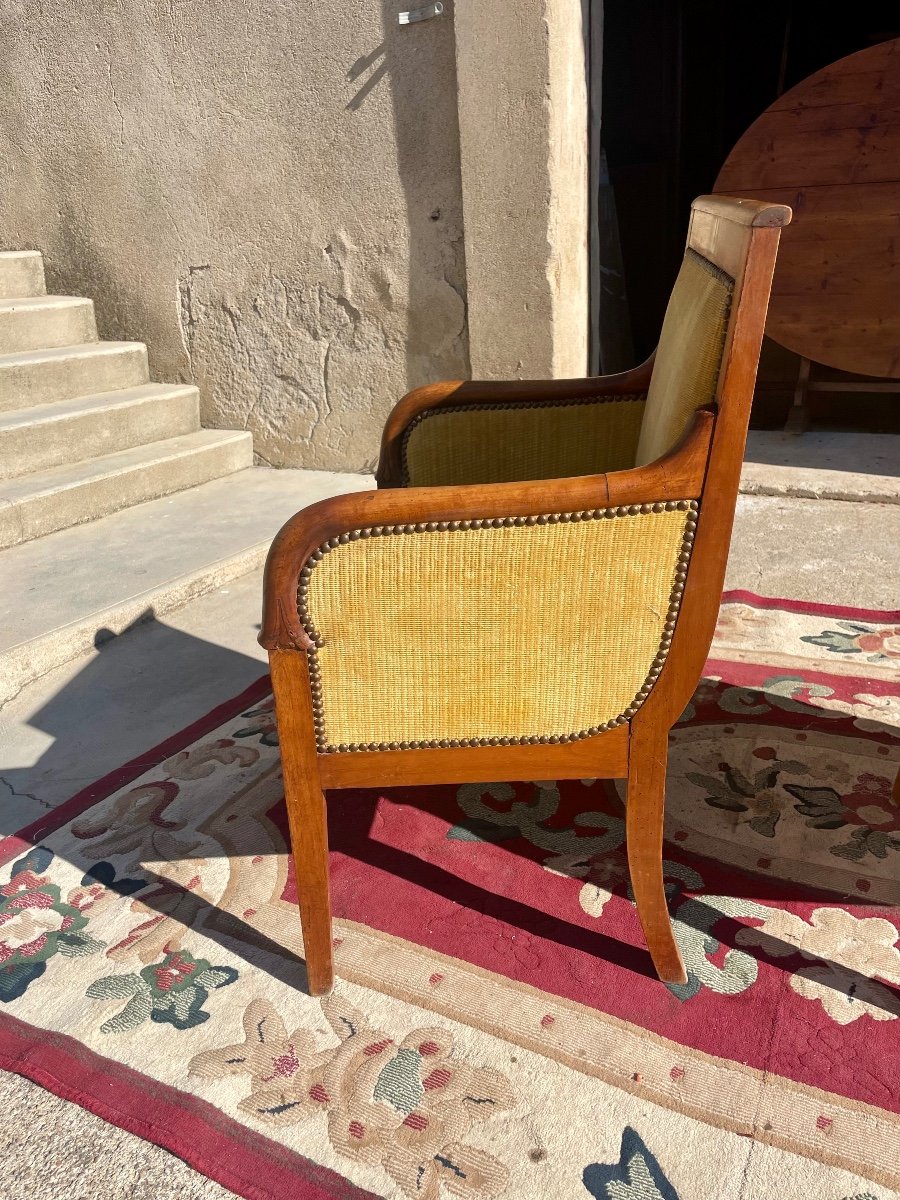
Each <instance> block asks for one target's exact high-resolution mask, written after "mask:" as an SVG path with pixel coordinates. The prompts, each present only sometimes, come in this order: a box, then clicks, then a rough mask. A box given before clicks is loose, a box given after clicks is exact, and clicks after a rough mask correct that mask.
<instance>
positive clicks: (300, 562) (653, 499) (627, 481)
mask: <svg viewBox="0 0 900 1200" xmlns="http://www.w3.org/2000/svg"><path fill="white" fill-rule="evenodd" d="M714 425H715V414H714V412H713V411H712V410H711V409H708V408H707V409H698V410H697V412H696V414H695V416H694V419H693V422H692V424H691V426H690V427H689V429H688V431H687V433H686V434H685V436H684V437H683V439H682V440H681V442H680V443H679V444H678V445H677V446H676V447H675V448H674V449H673V450H672V451H671V452H670V453H669V454H667V455H665V456H664V457H662V458H660V459H658V460H657V461H656V462H654V463H649V464H648V465H647V466H644V467H638V468H632V469H631V470H627V471H614V472H609V473H605V474H597V475H581V476H576V477H574V478H567V479H557V480H554V482H553V484H552V486H550V485H548V484H547V483H545V482H543V481H541V480H537V481H529V482H524V483H498V484H488V485H482V486H478V487H453V486H450V487H425V488H398V489H386V490H382V491H366V492H354V493H352V494H349V495H343V496H334V497H332V498H330V499H328V500H320V501H319V502H318V503H316V504H312V505H310V506H309V507H308V508H305V509H303V510H302V511H301V512H299V513H297V514H296V515H295V516H293V517H291V518H290V520H289V521H288V522H287V523H286V524H285V525H284V526H282V528H281V530H280V531H279V532H278V534H277V535H276V537H275V540H274V541H273V543H272V547H271V549H270V551H269V555H268V558H267V560H266V570H265V582H264V601H263V620H262V627H261V632H260V635H259V643H260V645H262V646H264V647H266V649H268V650H311V649H313V647H314V643H313V641H312V639H311V637H310V636H309V634H308V633H307V631H306V630H305V629H304V628H303V624H302V622H301V620H300V617H299V614H298V610H297V595H298V587H299V586H300V585H301V583H302V579H301V576H302V573H303V572H304V571H305V570H308V569H309V567H310V564H311V563H313V562H315V561H318V560H319V559H321V557H322V556H323V553H324V552H323V550H322V549H321V548H322V547H324V546H326V545H328V546H334V547H336V546H338V545H340V544H346V543H347V542H350V541H354V540H357V538H358V537H360V536H362V534H361V533H360V531H374V532H375V536H379V534H380V533H381V532H383V530H384V527H385V526H392V527H393V526H406V527H407V531H408V532H412V531H413V528H414V527H415V526H419V525H421V526H422V527H423V530H425V529H428V528H430V526H432V525H433V526H434V527H435V528H437V525H438V524H440V523H444V522H447V523H451V524H454V523H456V524H458V523H459V522H463V521H469V522H471V521H474V520H481V521H484V520H486V519H491V520H494V521H496V522H498V523H501V524H502V522H503V520H504V519H505V518H518V517H521V518H522V524H526V523H528V524H532V523H536V522H538V521H539V520H540V518H541V517H542V516H544V515H547V514H553V513H561V512H584V511H591V510H594V509H599V508H607V507H616V506H617V507H634V506H640V505H653V504H656V503H664V502H666V501H669V500H696V499H698V498H699V497H700V495H701V492H702V490H703V481H704V477H705V472H706V464H707V459H708V455H709V447H710V443H711V439H712V433H713V428H714ZM532 517H533V518H534V519H535V520H534V522H532V521H531V518H532ZM366 536H368V534H367V535H366ZM317 555H318V559H317V558H316V556H317Z"/></svg>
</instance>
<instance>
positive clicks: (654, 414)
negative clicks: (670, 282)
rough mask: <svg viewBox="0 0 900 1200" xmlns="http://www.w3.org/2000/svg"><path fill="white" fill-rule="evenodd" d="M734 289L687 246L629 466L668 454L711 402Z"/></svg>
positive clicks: (718, 270) (730, 281)
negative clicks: (633, 457)
mask: <svg viewBox="0 0 900 1200" xmlns="http://www.w3.org/2000/svg"><path fill="white" fill-rule="evenodd" d="M734 287H735V281H734V279H732V278H731V276H729V275H727V274H726V272H725V271H723V270H722V269H721V268H720V267H718V266H716V265H715V264H714V263H711V262H710V261H709V260H708V259H706V258H704V257H703V255H701V254H699V253H698V252H697V251H696V250H695V249H693V248H692V247H691V246H688V248H687V250H686V251H685V255H684V261H683V262H682V265H681V270H680V271H679V273H678V278H677V279H676V281H675V286H674V288H673V289H672V295H671V297H670V298H669V304H668V307H667V309H666V316H665V320H664V322H663V327H662V334H661V336H660V340H659V347H658V349H657V351H656V358H655V361H654V364H653V375H652V378H651V381H650V387H649V389H648V392H647V402H646V404H645V406H644V419H643V423H642V425H641V435H640V438H639V440H638V447H637V457H636V461H635V466H638V467H640V466H644V465H645V464H647V463H651V462H654V461H655V460H656V459H658V458H660V457H662V455H664V454H666V453H668V451H669V450H671V449H672V448H673V447H674V446H675V445H676V444H677V443H678V441H679V440H680V439H681V437H682V435H683V434H684V433H685V431H686V429H687V427H688V425H689V424H690V422H691V417H692V416H693V414H694V412H695V411H696V410H697V409H698V408H702V407H703V406H704V405H707V404H712V403H713V401H714V400H715V398H716V386H717V383H718V379H719V372H720V368H721V366H722V358H723V355H724V351H725V340H726V333H727V330H728V319H729V315H730V310H731V302H732V297H733V295H734Z"/></svg>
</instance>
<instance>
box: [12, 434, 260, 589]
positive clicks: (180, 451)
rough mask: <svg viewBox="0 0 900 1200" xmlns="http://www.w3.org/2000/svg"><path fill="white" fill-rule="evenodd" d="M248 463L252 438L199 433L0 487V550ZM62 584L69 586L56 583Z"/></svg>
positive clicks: (236, 468) (37, 474)
mask: <svg viewBox="0 0 900 1200" xmlns="http://www.w3.org/2000/svg"><path fill="white" fill-rule="evenodd" d="M252 462H253V439H252V437H251V435H250V434H249V433H245V432H243V431H232V430H224V429H201V430H199V431H198V432H196V433H188V434H184V435H182V436H181V437H175V438H168V439H167V440H166V441H162V442H153V443H151V444H150V445H149V446H137V447H134V448H132V449H130V450H120V451H119V452H118V453H117V454H107V455H104V456H103V457H102V458H92V459H89V460H88V461H87V462H82V463H70V464H67V465H65V466H60V467H51V468H50V470H48V471H40V472H36V473H34V474H30V475H24V476H22V477H20V478H19V479H10V480H7V481H6V482H5V483H0V549H3V548H5V547H7V546H16V545H18V544H19V543H21V542H28V541H30V540H31V539H32V538H39V537H44V536H45V535H46V534H49V533H54V532H55V531H56V530H59V529H68V528H69V527H70V526H72V525H80V524H81V523H82V522H83V521H94V520H96V519H97V518H98V517H105V516H106V515H107V514H109V513H112V512H115V511H116V510H117V509H120V508H125V507H128V506H129V505H132V504H141V503H143V501H145V500H153V499H155V498H156V497H157V496H166V495H169V494H170V493H171V492H179V491H181V490H182V489H183V488H191V487H195V486H196V485H197V484H199V483H207V482H208V481H209V480H211V479H218V478H219V477H220V476H221V475H229V474H231V473H232V472H234V471H239V470H241V469H242V468H243V467H249V466H250V465H251V463H252ZM60 586H63V587H65V586H67V583H66V581H65V580H64V578H63V577H60Z"/></svg>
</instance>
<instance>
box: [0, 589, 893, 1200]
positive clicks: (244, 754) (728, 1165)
mask: <svg viewBox="0 0 900 1200" xmlns="http://www.w3.org/2000/svg"><path fill="white" fill-rule="evenodd" d="M898 665H900V613H893V614H877V613H871V612H862V611H857V610H852V611H851V610H846V609H835V608H821V607H819V608H817V607H814V606H810V605H804V604H792V603H790V602H787V601H780V600H765V599H761V598H759V597H756V596H752V595H750V594H747V593H730V594H728V595H727V596H726V597H725V602H724V603H723V607H722V613H721V618H720V622H719V629H718V633H717V638H716V642H715V645H714V651H713V657H712V658H711V660H710V662H709V664H708V667H707V673H706V677H705V679H704V681H703V683H702V685H701V687H700V689H699V690H698V692H697V695H696V696H695V697H694V700H693V703H692V705H691V706H690V708H689V709H688V711H687V712H686V713H685V715H684V717H683V719H682V721H681V722H680V724H679V725H678V726H677V727H676V729H675V730H674V731H673V735H672V738H671V743H670V752H669V764H670V765H669V786H668V825H667V841H666V848H665V863H666V877H667V880H668V883H669V890H670V900H671V910H672V913H673V916H674V920H675V925H676V931H677V936H678V939H679V942H680V944H681V946H682V949H683V952H684V956H685V961H686V963H687V967H688V972H689V981H688V983H687V984H686V985H685V986H683V987H682V986H679V987H674V986H672V987H667V986H665V985H663V984H662V983H660V982H659V981H658V980H657V979H656V978H655V976H654V974H653V970H652V967H651V963H650V959H649V956H648V954H647V952H646V949H645V947H644V943H643V939H642V936H641V932H640V927H639V924H638V920H637V915H636V912H635V909H634V906H633V903H632V901H631V898H630V895H629V889H628V879H627V871H626V864H625V858H624V853H623V851H624V825H623V800H624V788H623V785H622V784H621V783H620V782H610V781H603V780H592V779H583V780H575V781H571V782H565V783H555V782H553V781H552V780H537V781H526V782H523V783H519V784H515V785H510V784H484V785H466V786H463V787H457V786H452V787H439V788H430V789H424V788H416V789H399V790H393V791H391V792H378V791H356V792H340V793H332V794H331V796H330V798H329V812H330V824H331V830H330V834H331V844H332V868H333V891H334V909H335V914H336V920H335V945H336V960H337V971H338V982H337V986H336V989H335V992H334V994H333V995H332V996H330V997H329V998H327V999H325V1000H323V1001H319V1000H314V999H311V998H310V997H309V996H307V995H306V994H305V991H304V985H305V976H304V967H303V960H302V953H303V951H302V944H301V939H300V928H299V922H298V918H297V912H296V908H295V905H294V895H295V889H294V881H293V877H292V873H291V868H290V866H289V863H288V858H287V854H286V849H285V835H284V828H285V817H284V810H283V798H282V785H281V779H280V774H279V758H278V748H277V742H276V737H275V732H274V724H273V716H272V703H271V697H270V695H269V694H268V687H267V683H266V681H265V680H262V681H260V683H259V684H258V685H256V687H255V688H253V689H251V690H250V691H249V692H248V693H245V694H244V695H243V696H241V697H238V698H236V700H234V701H232V702H231V703H230V704H228V705H223V706H222V707H221V708H220V709H219V710H217V711H216V712H215V713H213V714H211V715H210V716H209V717H208V718H207V719H206V720H205V721H203V722H199V723H198V724H197V725H196V726H194V727H192V728H191V729H189V730H186V731H184V733H183V734H182V735H180V736H179V738H177V739H173V740H172V741H170V742H169V743H167V744H166V745H164V746H162V747H159V748H157V750H156V751H155V752H151V753H148V754H147V755H146V756H144V757H143V758H142V759H141V760H139V761H137V762H135V763H132V764H130V765H129V766H128V767H125V768H123V769H122V770H121V771H119V772H117V773H116V774H115V775H114V776H111V777H108V778H107V779H106V780H102V781H100V782H99V783H98V784H96V785H94V786H93V787H92V788H90V789H87V791H86V792H83V793H81V794H80V795H79V796H77V797H75V798H74V799H73V800H72V801H70V802H69V803H68V804H67V805H64V806H63V807H62V808H61V809H59V810H56V812H54V813H53V814H51V815H50V816H49V817H48V818H46V819H44V820H42V821H41V822H39V823H38V824H36V825H34V826H32V827H30V828H29V829H27V830H24V831H22V833H21V834H19V835H17V836H16V837H14V838H8V839H6V841H5V842H4V843H0V855H2V862H3V863H4V865H3V866H2V867H0V1064H2V1065H3V1066H5V1067H6V1068H7V1069H9V1070H12V1071H16V1072H19V1073H21V1074H22V1075H25V1076H27V1077H29V1078H31V1079H33V1080H36V1081H37V1082H38V1083H40V1084H42V1085H43V1086H45V1087H47V1088H49V1089H51V1090H52V1091H54V1092H56V1093H58V1094H59V1095H61V1096H64V1097H66V1098H68V1099H70V1100H73V1101H75V1102H77V1103H79V1104H81V1105H83V1106H84V1107H86V1108H88V1109H90V1110H92V1111H93V1112H95V1113H98V1114H100V1115H101V1116H103V1117H105V1118H106V1119H107V1120H110V1121H113V1122H115V1123H116V1124H118V1125H120V1126H122V1127H124V1128H127V1129H130V1130H132V1131H134V1132H136V1133H138V1134H140V1135H141V1136H143V1137H145V1138H147V1139H150V1140H152V1141H154V1142H157V1143H158V1144H160V1145H163V1146H165V1147H168V1148H169V1149H170V1150H172V1151H173V1152H174V1153H176V1154H178V1155H180V1156H181V1157H182V1158H184V1159H186V1160H187V1161H188V1162H189V1163H191V1164H192V1165H193V1166H194V1167H195V1168H197V1169H198V1170H199V1171H202V1172H203V1173H205V1174H206V1175H208V1176H210V1177H212V1178H214V1179H216V1180H218V1181H219V1182H220V1183H222V1184H223V1185H225V1186H226V1187H228V1188H230V1189H232V1190H233V1191H234V1192H236V1193H238V1194H239V1195H241V1196H244V1197H250V1198H254V1200H287V1198H288V1197H290V1198H291V1200H294V1198H299V1200H320V1198H321V1200H325V1198H330V1197H342V1198H343V1197H347V1198H350V1197H365V1196H380V1197H393V1198H396V1200H407V1198H408V1200H441V1198H448V1200H449V1198H451V1197H458V1198H462V1200H493V1198H494V1197H506V1198H508V1200H532V1198H534V1200H546V1198H548V1197H554V1198H555V1197H560V1198H564V1200H590V1198H591V1197H594V1198H596V1200H771V1198H773V1197H784V1198H787V1200H795V1198H796V1200H851V1198H852V1200H888V1197H898V1196H900V1190H898V1189H900V948H898V938H900V907H898V904H900V809H898V808H897V807H895V805H894V804H893V803H892V800H891V786H892V783H893V780H894V778H895V775H896V773H897V771H898V769H900V683H898V672H897V668H898Z"/></svg>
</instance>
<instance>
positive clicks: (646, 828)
mask: <svg viewBox="0 0 900 1200" xmlns="http://www.w3.org/2000/svg"><path fill="white" fill-rule="evenodd" d="M667 733H668V731H667V730H663V732H662V736H660V735H659V733H657V732H655V731H654V732H653V733H647V734H645V733H643V732H642V731H641V730H640V729H639V728H637V727H636V726H634V725H633V726H632V734H631V746H630V750H629V762H628V806H627V809H626V816H625V832H626V837H627V842H628V869H629V871H630V872H631V886H632V889H633V891H634V897H635V900H636V901H637V910H638V916H639V917H640V919H641V925H642V926H643V929H644V937H645V938H646V940H647V949H648V950H649V951H650V957H651V958H652V959H653V965H654V966H655V967H656V973H657V974H658V975H659V977H660V979H662V980H663V982H664V983H687V973H686V972H685V969H684V962H683V961H682V958H681V951H680V950H679V949H678V943H677V942H676V941H675V935H674V933H673V931H672V922H671V920H670V919H669V909H668V905H667V904H666V891H665V885H664V882H663V866H662V848H663V819H664V816H665V800H666V755H667Z"/></svg>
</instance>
